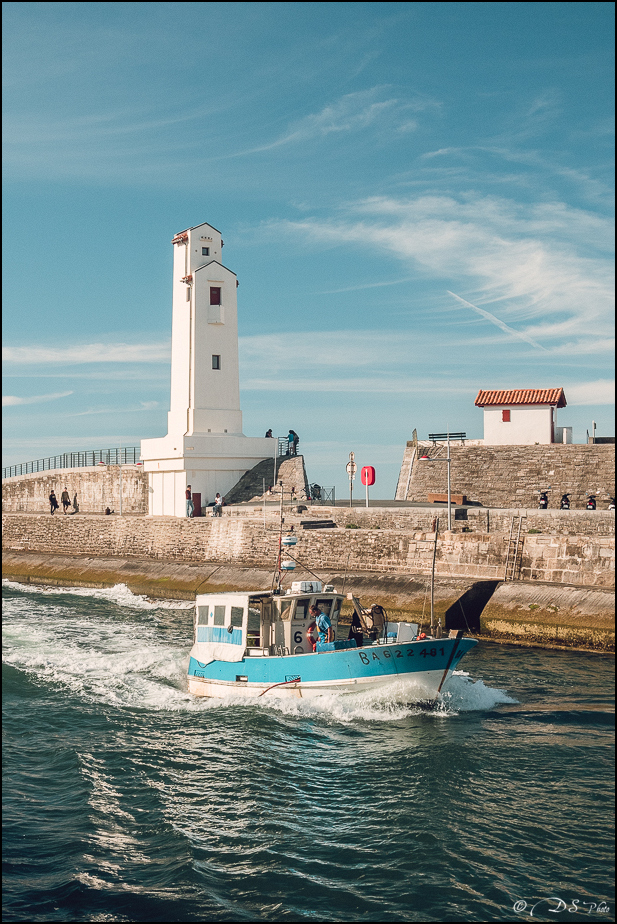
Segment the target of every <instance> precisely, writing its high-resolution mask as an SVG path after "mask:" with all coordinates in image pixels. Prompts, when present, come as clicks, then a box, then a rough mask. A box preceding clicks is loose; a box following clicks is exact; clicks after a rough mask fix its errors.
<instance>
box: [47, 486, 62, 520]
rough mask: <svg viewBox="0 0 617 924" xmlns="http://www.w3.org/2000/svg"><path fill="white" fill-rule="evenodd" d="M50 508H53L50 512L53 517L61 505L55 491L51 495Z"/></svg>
mask: <svg viewBox="0 0 617 924" xmlns="http://www.w3.org/2000/svg"><path fill="white" fill-rule="evenodd" d="M49 506H50V508H51V511H50V512H51V515H52V517H53V515H54V513H55V512H56V510H57V509H58V507H59V506H60V504H59V503H58V498H57V497H56V493H55V491H53V490H52V492H51V494H50V495H49Z"/></svg>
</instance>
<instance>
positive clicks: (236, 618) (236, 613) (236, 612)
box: [231, 606, 244, 629]
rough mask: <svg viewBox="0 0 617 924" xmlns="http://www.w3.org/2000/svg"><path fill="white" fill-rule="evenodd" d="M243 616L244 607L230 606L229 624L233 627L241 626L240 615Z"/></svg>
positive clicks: (238, 627) (239, 627)
mask: <svg viewBox="0 0 617 924" xmlns="http://www.w3.org/2000/svg"><path fill="white" fill-rule="evenodd" d="M243 616H244V608H243V607H241V606H232V608H231V625H232V626H233V628H234V629H241V628H242V617H243Z"/></svg>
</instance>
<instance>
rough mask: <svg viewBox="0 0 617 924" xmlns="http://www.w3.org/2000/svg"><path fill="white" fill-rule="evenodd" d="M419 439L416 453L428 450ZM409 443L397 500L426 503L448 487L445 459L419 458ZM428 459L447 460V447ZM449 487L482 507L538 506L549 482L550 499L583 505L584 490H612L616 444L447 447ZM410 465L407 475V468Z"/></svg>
mask: <svg viewBox="0 0 617 924" xmlns="http://www.w3.org/2000/svg"><path fill="white" fill-rule="evenodd" d="M427 445H428V444H426V443H423V444H421V447H420V453H422V452H424V451H426V447H427ZM413 450H414V447H413V443H411V442H409V443H407V446H406V448H405V452H404V455H403V462H402V465H401V471H400V475H399V483H398V487H397V491H396V499H397V500H412V501H426V500H427V499H428V495H429V494H430V493H443V492H445V491H447V465H446V464H445V462H443V463H437V462H433V463H431V462H420V461H418V456H417V454H416V456H415V458H413V464H412V456H413ZM428 453H429V455H431V457H435V458H439V457H440V456H441V457H442V458H443V459H445V457H446V447H445V445H444V444H443V443H440V444H438V446H437V447H436V449H435V450H433V449H432V448H429V450H428ZM450 458H451V459H452V462H451V466H450V467H451V489H452V493H453V494H464V495H465V496H466V497H467V499H468V501H473V502H476V503H480V504H482V505H483V506H484V507H515V506H520V507H536V506H537V504H538V491H540V490H544V489H545V488H548V486H549V485H551V491H550V495H549V496H550V503H551V504H553V505H554V506H557V505H558V504H559V501H560V498H561V495H562V494H570V501H571V504H572V506H573V507H576V508H579V509H581V508H584V507H585V503H586V499H587V494H588V493H589V492H596V491H597V492H599V494H600V496H601V497H602V498H605V497H606V496H607V495H608V496H611V497H612V496H614V494H615V445H614V444H612V445H611V444H609V445H598V444H595V445H578V444H569V445H567V444H561V443H555V444H553V445H550V446H467V445H466V446H461V445H457V444H454V443H453V444H452V445H451V447H450ZM410 465H411V466H412V467H411V474H410V472H409V467H410ZM602 503H605V501H604V500H602V501H601V502H600V506H602Z"/></svg>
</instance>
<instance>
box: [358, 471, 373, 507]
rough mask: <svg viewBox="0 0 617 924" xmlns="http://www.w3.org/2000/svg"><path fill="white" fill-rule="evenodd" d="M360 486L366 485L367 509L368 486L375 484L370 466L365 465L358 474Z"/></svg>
mask: <svg viewBox="0 0 617 924" xmlns="http://www.w3.org/2000/svg"><path fill="white" fill-rule="evenodd" d="M360 478H361V479H362V484H363V485H366V506H367V507H368V489H369V485H371V484H375V469H374V468H373V466H372V465H365V466H364V467H363V469H362V471H361V472H360Z"/></svg>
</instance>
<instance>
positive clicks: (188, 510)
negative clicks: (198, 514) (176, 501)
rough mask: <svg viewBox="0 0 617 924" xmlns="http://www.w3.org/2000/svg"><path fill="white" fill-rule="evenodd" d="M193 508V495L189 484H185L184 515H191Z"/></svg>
mask: <svg viewBox="0 0 617 924" xmlns="http://www.w3.org/2000/svg"><path fill="white" fill-rule="evenodd" d="M194 509H195V508H194V506H193V495H192V494H191V486H190V484H187V486H186V515H187V517H192V516H193V510H194Z"/></svg>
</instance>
